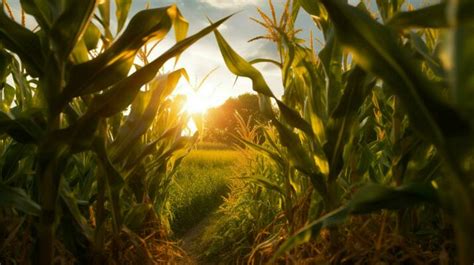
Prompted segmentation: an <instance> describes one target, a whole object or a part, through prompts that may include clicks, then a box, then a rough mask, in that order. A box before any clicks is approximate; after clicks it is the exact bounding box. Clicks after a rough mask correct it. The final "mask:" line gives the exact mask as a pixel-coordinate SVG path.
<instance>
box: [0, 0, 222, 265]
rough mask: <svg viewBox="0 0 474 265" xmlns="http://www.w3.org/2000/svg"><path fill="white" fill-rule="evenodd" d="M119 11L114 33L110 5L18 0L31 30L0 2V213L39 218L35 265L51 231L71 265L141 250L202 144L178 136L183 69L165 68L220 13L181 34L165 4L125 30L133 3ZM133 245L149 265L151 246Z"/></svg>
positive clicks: (44, 255) (47, 250)
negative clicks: (177, 91) (154, 49)
mask: <svg viewBox="0 0 474 265" xmlns="http://www.w3.org/2000/svg"><path fill="white" fill-rule="evenodd" d="M115 4H116V14H115V15H116V19H117V23H118V25H117V35H113V34H112V33H111V30H110V23H111V17H110V1H96V0H91V1H57V2H54V3H47V4H46V3H43V2H41V1H30V0H25V1H21V7H22V9H23V10H24V11H25V12H26V13H27V14H28V15H31V16H32V17H33V18H34V19H35V20H36V21H37V23H38V25H39V26H38V28H37V29H35V30H34V31H32V30H30V29H28V28H26V27H24V26H23V25H20V24H18V23H16V22H15V21H13V20H12V19H11V18H10V17H9V16H7V14H6V13H5V11H4V7H5V5H7V4H6V3H5V2H2V11H1V12H0V25H1V26H0V45H1V46H2V51H1V54H2V57H0V58H1V60H0V63H1V64H0V69H1V72H0V73H1V76H0V77H1V80H0V81H1V84H2V88H3V87H4V90H3V93H2V112H1V113H0V120H1V121H0V132H1V133H2V138H1V148H2V149H1V150H2V152H3V156H2V163H1V166H2V178H1V183H0V184H1V187H2V188H1V191H0V194H1V196H0V197H1V199H0V201H1V202H0V205H1V207H2V209H3V208H5V209H8V210H7V211H5V212H3V211H2V213H1V215H0V217H5V216H6V217H8V216H10V215H14V216H16V215H18V216H29V215H31V216H39V218H37V219H38V220H37V223H36V224H35V229H36V231H34V232H33V233H32V235H34V240H35V242H36V248H35V254H34V255H35V257H34V260H36V261H37V262H38V264H51V263H52V261H53V259H54V256H55V255H56V254H57V253H56V254H55V248H54V242H55V237H56V234H58V238H59V239H60V240H61V242H63V244H64V246H65V247H66V248H67V251H69V252H71V253H72V254H73V255H74V257H75V258H76V260H77V262H79V263H89V262H95V263H99V262H103V261H105V260H106V258H107V256H109V257H112V259H115V260H118V259H119V258H120V255H119V252H120V251H121V248H128V247H127V246H126V245H122V243H121V241H122V237H126V238H127V243H128V244H132V245H133V244H134V245H135V248H136V247H137V246H138V244H139V243H138V242H140V240H142V239H140V234H142V233H143V231H144V230H145V228H146V223H148V224H149V223H153V224H157V225H156V227H155V228H156V229H158V230H162V231H166V223H167V222H168V220H167V219H166V215H164V214H163V212H164V207H165V206H164V205H165V204H166V198H167V196H168V191H169V186H170V183H171V180H172V178H173V175H174V173H175V171H176V169H177V166H178V165H179V164H180V162H181V160H182V159H183V157H184V156H185V155H186V154H187V153H188V152H189V150H190V149H191V147H192V145H193V144H194V143H195V141H196V139H197V135H196V136H192V137H185V136H181V131H182V130H183V129H184V127H185V124H186V123H187V121H188V119H189V117H187V116H186V115H185V114H182V113H181V105H180V104H181V102H180V101H179V99H177V100H174V101H172V100H171V99H170V98H169V95H170V94H171V93H172V91H173V90H174V88H175V87H176V84H177V83H178V81H179V80H180V78H181V77H182V76H185V77H187V74H186V72H185V70H184V69H178V70H176V71H173V72H170V73H163V72H162V66H163V65H164V64H165V63H166V62H167V61H169V60H171V59H173V58H178V57H179V55H180V54H181V53H182V52H183V51H184V50H186V49H187V48H188V47H189V46H190V45H192V44H193V43H195V42H196V41H198V40H199V39H201V38H202V37H203V36H205V35H207V34H208V33H210V32H211V31H212V30H214V29H215V28H217V27H218V26H219V25H220V24H222V23H223V22H224V21H225V20H226V18H224V19H222V20H219V21H218V22H216V23H214V24H211V25H210V26H208V27H206V28H205V29H203V30H201V31H199V32H197V33H196V34H194V35H191V36H189V37H187V31H188V23H187V22H186V20H185V19H184V18H183V17H182V15H181V13H180V11H179V10H178V9H177V7H176V6H175V5H172V6H168V7H163V8H154V9H147V10H144V11H140V12H138V13H137V14H136V15H135V16H134V17H133V18H131V19H130V21H129V23H128V25H127V26H126V28H125V29H123V30H122V28H123V27H124V26H125V22H126V21H127V17H128V13H129V10H130V5H131V1H115ZM171 28H174V32H175V39H176V44H175V45H174V46H172V47H171V48H170V49H169V50H167V51H165V52H164V53H163V54H161V55H160V56H158V57H157V58H156V59H154V60H153V61H151V62H148V61H147V60H144V61H143V64H136V62H135V58H136V57H137V55H140V56H139V57H140V58H146V57H147V56H149V53H150V52H151V51H147V50H146V49H142V47H144V46H145V45H147V44H149V43H150V42H157V41H160V40H163V39H164V38H165V37H166V36H167V34H168V33H169V31H170V30H171ZM3 47H4V48H3ZM9 75H11V76H12V79H13V83H12V84H10V83H8V82H6V81H5V80H6V78H7V77H8V76H9ZM127 108H129V114H128V115H124V111H125V110H126V109H127ZM26 148H29V152H25V151H24V150H25V149H26ZM17 210H20V211H21V212H23V213H20V212H17ZM110 224H111V226H112V231H111V230H110ZM165 235H166V233H164V234H160V236H165ZM109 240H111V242H112V249H111V251H109V252H111V253H108V252H107V251H106V244H107V242H108V241H109ZM136 249H137V252H140V251H141V252H140V253H139V255H142V259H143V260H144V261H150V262H151V259H152V257H151V254H150V253H149V251H148V250H143V251H142V250H140V249H142V246H140V247H139V248H136ZM87 252H90V253H91V254H90V255H88V254H84V253H87Z"/></svg>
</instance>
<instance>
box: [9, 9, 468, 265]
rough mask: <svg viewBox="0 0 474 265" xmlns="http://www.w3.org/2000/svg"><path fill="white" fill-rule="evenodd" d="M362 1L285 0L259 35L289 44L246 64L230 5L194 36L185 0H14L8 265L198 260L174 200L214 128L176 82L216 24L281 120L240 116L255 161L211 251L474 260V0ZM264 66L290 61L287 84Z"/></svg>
mask: <svg viewBox="0 0 474 265" xmlns="http://www.w3.org/2000/svg"><path fill="white" fill-rule="evenodd" d="M349 2H350V3H349ZM352 2H353V1H345V0H288V1H285V6H284V8H283V11H282V12H281V13H280V14H277V13H278V12H276V10H275V7H274V3H273V2H272V1H268V5H269V8H270V11H271V12H270V13H265V12H264V11H262V10H260V9H258V13H259V15H260V17H258V18H257V17H256V18H252V20H254V22H255V23H256V24H257V25H259V26H261V27H263V29H265V31H266V34H265V35H262V36H255V38H253V39H252V40H251V41H258V42H270V43H271V44H272V45H274V46H275V47H276V50H277V51H278V55H279V59H278V60H275V59H271V58H254V59H253V60H247V59H245V58H244V57H243V56H241V55H239V54H238V53H237V52H236V51H235V50H234V49H233V48H232V46H231V45H233V44H232V43H231V44H229V43H228V42H227V41H226V40H225V38H224V35H226V34H227V33H226V32H223V33H222V34H221V33H220V32H219V31H218V27H219V26H220V25H221V24H223V23H225V22H226V21H227V20H228V19H229V18H230V19H233V18H231V16H225V15H227V14H223V16H222V17H223V18H222V19H220V20H218V21H216V22H212V21H210V22H209V25H208V26H207V27H205V28H203V29H202V30H200V31H198V32H197V33H195V34H194V35H189V36H188V28H189V23H192V22H188V21H187V20H186V19H185V18H184V17H183V15H182V13H181V11H180V10H179V9H178V8H177V6H176V5H171V6H165V7H161V8H148V9H144V10H142V11H139V12H138V13H136V14H135V15H134V16H133V17H130V18H129V13H130V9H131V5H132V1H131V0H116V1H115V3H110V1H109V0H105V1H104V0H103V1H98V0H84V1H77V0H63V1H37V0H21V1H20V3H21V17H20V18H18V17H15V16H14V15H13V13H12V10H11V7H10V5H9V3H8V1H2V12H0V47H1V50H0V78H1V79H0V89H1V93H0V97H1V105H0V107H1V110H0V132H1V136H0V152H1V156H0V168H1V178H0V223H1V224H2V225H1V226H0V235H1V237H2V239H1V240H0V264H41V265H49V264H192V263H187V261H186V260H185V261H183V257H185V256H186V255H187V254H186V253H185V250H183V249H182V248H180V246H179V243H177V242H175V241H174V240H175V238H174V237H173V230H174V227H175V226H176V224H178V223H179V222H182V220H181V221H179V220H178V221H176V222H174V221H173V218H174V216H176V213H175V214H173V207H171V206H170V201H173V200H176V199H173V198H174V197H173V198H172V199H170V196H171V197H172V196H174V195H175V194H173V193H177V192H178V191H177V190H179V189H177V188H176V187H174V186H173V185H174V184H175V175H176V174H177V172H181V173H180V174H185V172H194V171H196V170H194V169H193V168H190V169H187V170H190V171H186V169H182V171H179V170H180V168H181V167H182V166H183V165H182V161H183V159H186V157H187V155H188V153H190V152H191V151H192V150H193V149H194V148H195V146H196V144H197V143H198V142H199V139H200V138H199V131H198V132H196V133H195V134H194V135H187V136H185V134H183V131H184V130H185V128H186V126H187V124H188V122H189V120H190V119H191V118H192V117H191V115H190V114H188V113H186V112H183V111H182V108H183V104H184V102H183V100H182V98H180V97H173V96H172V94H173V91H174V90H175V89H176V87H177V84H178V82H179V81H180V79H182V78H185V79H188V73H187V72H186V70H185V69H184V68H179V69H174V70H172V71H165V70H164V65H165V64H166V63H167V62H169V61H172V60H174V61H178V60H179V57H180V55H181V54H182V53H183V52H184V51H185V50H186V49H188V48H189V47H190V46H191V45H193V44H194V43H196V42H198V41H199V40H200V39H202V38H203V37H205V36H206V35H211V33H213V34H214V37H215V40H216V42H217V46H218V49H217V48H216V51H215V53H216V54H219V53H220V55H221V56H222V58H223V60H224V62H225V65H226V66H227V68H228V70H229V71H230V72H231V73H233V74H234V75H236V76H238V77H244V78H249V79H251V81H252V88H253V90H254V92H256V93H257V94H258V97H259V108H260V112H261V114H262V115H263V117H265V122H260V123H259V124H258V125H256V126H252V125H250V124H254V123H251V122H250V120H249V121H247V120H244V119H243V118H242V117H241V116H239V115H238V114H237V115H236V119H237V120H238V122H239V127H238V130H237V132H235V133H234V134H233V135H231V136H230V137H233V138H234V139H236V141H238V142H239V144H237V145H236V146H235V149H237V150H238V151H240V152H241V153H242V156H243V157H244V158H245V161H246V163H244V164H242V165H240V164H239V167H240V168H239V170H236V172H234V173H233V174H235V175H237V177H235V178H234V179H232V181H233V182H232V184H229V185H227V184H226V185H227V186H226V187H224V188H222V189H225V192H221V191H219V190H216V191H214V190H213V193H216V194H219V195H220V194H222V193H228V195H227V196H224V197H225V198H224V200H223V203H222V206H221V208H219V210H218V214H219V215H218V218H216V219H218V221H215V225H214V227H213V228H209V229H208V230H206V231H207V232H205V233H207V234H206V236H203V238H204V239H203V243H202V244H198V245H201V247H204V249H203V250H202V251H201V252H202V253H201V254H202V255H203V256H207V258H208V262H209V263H205V262H202V260H201V263H203V264H462V265H470V264H472V263H473V262H474V252H473V251H472V250H473V247H474V178H473V173H474V167H473V165H474V159H473V155H474V152H473V151H474V148H473V139H474V138H473V136H474V129H473V128H474V119H473V117H474V63H473V62H474V2H472V1H469V0H446V1H441V2H436V3H427V4H426V5H424V6H423V7H418V8H415V7H414V6H413V5H411V4H410V3H408V2H406V1H404V0H375V1H360V2H359V3H358V4H353V3H352ZM114 13H115V14H114ZM26 15H28V16H31V17H33V18H34V19H35V21H36V22H37V24H38V25H37V27H35V28H34V29H31V28H29V27H27V25H26V23H25V16H26ZM300 16H309V17H311V19H312V21H313V22H314V28H313V29H311V31H312V32H317V33H318V36H322V39H320V40H318V41H316V38H314V36H313V34H311V35H310V36H311V37H310V40H309V41H307V40H304V39H301V38H300V37H299V35H300V33H301V29H298V28H297V27H296V21H297V19H298V18H299V17H300ZM170 32H174V39H175V41H176V42H175V43H174V45H173V46H171V48H169V49H168V50H165V51H164V52H162V53H161V54H158V55H156V47H157V46H158V45H159V44H160V41H162V40H163V39H165V38H166V37H167V36H168V35H169V34H170ZM255 64H272V65H274V66H276V67H278V69H279V70H280V72H281V77H282V80H281V83H282V84H283V88H284V91H283V96H282V97H279V96H276V95H275V93H274V91H273V90H272V88H271V87H270V86H269V85H268V84H267V82H266V79H265V77H264V75H263V74H262V73H261V72H260V71H259V70H257V68H256V67H255V66H254V65H255ZM200 122H202V121H200ZM213 159H214V158H213ZM227 159H228V160H229V161H232V160H233V159H234V158H233V156H232V157H231V158H227ZM214 160H215V161H217V160H218V158H217V155H216V157H215V159H214ZM203 161H205V159H204V160H203ZM200 163H205V162H200ZM215 163H216V164H217V163H218V162H215ZM226 163H228V162H226ZM187 164H192V163H191V162H190V163H187ZM200 167H201V166H200ZM216 170H219V169H216ZM219 174H221V173H219ZM178 175H179V174H178ZM189 175H192V173H189ZM188 182H189V185H183V187H188V189H190V190H191V189H192V187H193V185H202V186H205V185H206V184H205V183H204V184H203V182H202V181H201V182H199V181H195V182H193V180H192V179H191V178H189V180H188ZM197 183H199V184H197ZM222 183H224V182H223V181H221V182H219V185H221V186H224V184H222ZM225 183H227V182H225ZM207 185H211V184H209V183H208V184H207ZM216 185H217V184H216ZM219 189H221V188H219ZM209 190H211V189H209ZM183 192H186V191H183ZM191 194H193V193H192V192H189V194H186V195H189V196H201V195H200V194H197V195H191ZM186 195H185V196H181V195H180V196H181V197H179V196H178V195H175V196H177V197H179V198H184V197H186ZM200 199H201V204H202V201H203V202H205V201H206V200H205V198H204V199H203V198H200ZM180 200H184V199H180ZM212 200H214V199H212ZM214 203H215V201H214ZM185 207H186V206H182V208H183V209H185ZM202 208H204V207H202ZM189 212H191V211H189ZM189 212H180V216H181V215H182V216H189V215H190V213H189ZM187 221H188V223H189V220H187ZM172 222H174V223H173V224H172ZM185 222H186V220H185ZM212 229H214V230H212ZM19 246H20V247H19ZM204 258H206V257H204ZM183 262H184V263H183Z"/></svg>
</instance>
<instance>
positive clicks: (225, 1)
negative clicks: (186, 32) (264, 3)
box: [199, 0, 261, 9]
mask: <svg viewBox="0 0 474 265" xmlns="http://www.w3.org/2000/svg"><path fill="white" fill-rule="evenodd" d="M199 1H200V2H201V3H206V4H209V5H211V6H213V7H215V8H219V9H228V8H238V7H243V6H248V5H257V4H259V3H260V2H261V1H259V0H199Z"/></svg>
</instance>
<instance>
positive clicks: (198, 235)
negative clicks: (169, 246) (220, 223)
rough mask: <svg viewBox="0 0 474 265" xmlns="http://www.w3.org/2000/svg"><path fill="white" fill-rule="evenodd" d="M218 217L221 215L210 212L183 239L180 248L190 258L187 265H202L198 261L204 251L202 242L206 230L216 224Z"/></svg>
mask: <svg viewBox="0 0 474 265" xmlns="http://www.w3.org/2000/svg"><path fill="white" fill-rule="evenodd" d="M218 215H219V214H218V213H217V212H216V211H213V212H210V213H209V214H208V215H207V216H206V217H205V218H204V219H202V220H201V221H200V222H199V223H198V224H196V225H195V226H194V227H193V228H191V229H189V231H187V232H186V233H185V234H184V235H183V236H182V237H181V241H180V247H181V248H182V249H183V250H184V251H185V252H186V253H187V254H188V256H189V260H187V261H186V264H189V265H199V264H201V263H200V262H199V260H198V257H199V256H200V254H201V253H202V251H203V249H202V247H203V246H202V242H203V236H204V233H205V232H206V229H207V228H208V227H209V226H211V225H212V224H213V223H214V222H216V220H217V218H218ZM182 264H184V263H182ZM206 264H209V263H208V262H206Z"/></svg>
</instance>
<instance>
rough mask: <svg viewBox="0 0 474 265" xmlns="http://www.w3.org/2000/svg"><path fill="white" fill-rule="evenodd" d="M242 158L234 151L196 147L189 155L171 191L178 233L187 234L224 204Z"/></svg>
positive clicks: (172, 223) (175, 225)
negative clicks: (223, 198)
mask: <svg viewBox="0 0 474 265" xmlns="http://www.w3.org/2000/svg"><path fill="white" fill-rule="evenodd" d="M239 160H240V154H239V153H238V152H237V151H233V150H193V151H192V152H191V153H190V154H189V155H188V156H187V157H186V158H185V160H184V161H183V163H182V165H181V168H180V169H179V170H178V172H177V174H176V181H175V185H173V186H172V187H171V192H170V196H171V197H170V200H169V201H170V204H171V205H170V206H171V211H172V213H173V220H172V222H171V227H172V229H173V231H174V233H175V234H177V235H181V234H183V233H184V232H186V231H187V230H189V229H190V228H192V227H193V226H195V225H196V224H197V223H199V221H201V220H202V219H203V218H205V217H206V216H207V215H208V214H209V213H210V212H212V211H213V210H214V209H216V208H217V207H218V206H219V204H221V202H222V197H223V196H224V195H225V194H226V193H227V192H228V191H229V187H228V185H229V182H230V178H231V177H232V176H233V174H235V169H236V168H235V165H236V164H237V163H238V161H239Z"/></svg>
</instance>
